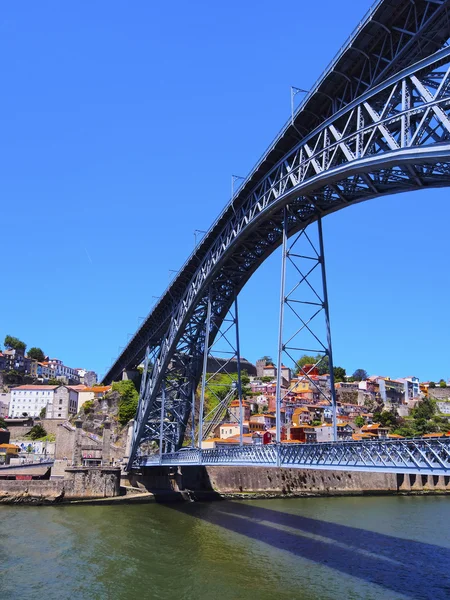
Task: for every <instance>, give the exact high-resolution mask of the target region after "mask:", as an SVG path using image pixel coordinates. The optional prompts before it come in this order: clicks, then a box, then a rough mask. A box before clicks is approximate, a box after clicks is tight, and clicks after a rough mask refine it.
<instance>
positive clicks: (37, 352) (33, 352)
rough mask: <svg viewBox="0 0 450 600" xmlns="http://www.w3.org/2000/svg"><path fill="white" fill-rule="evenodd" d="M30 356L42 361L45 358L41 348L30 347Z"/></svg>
mask: <svg viewBox="0 0 450 600" xmlns="http://www.w3.org/2000/svg"><path fill="white" fill-rule="evenodd" d="M28 358H34V360H37V361H38V362H42V361H43V360H45V354H44V353H43V352H42V350H41V349H40V348H30V349H29V350H28Z"/></svg>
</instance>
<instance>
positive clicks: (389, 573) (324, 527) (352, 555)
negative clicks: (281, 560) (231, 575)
mask: <svg viewBox="0 0 450 600" xmlns="http://www.w3.org/2000/svg"><path fill="white" fill-rule="evenodd" d="M168 507H169V508H170V509H173V510H177V511H179V512H181V513H183V514H185V515H188V516H191V517H195V518H198V519H201V520H203V521H205V522H208V523H211V524H213V525H217V526H219V527H223V528H225V529H228V530H229V531H233V532H235V533H239V534H241V535H245V536H247V537H248V538H251V539H254V540H257V541H258V542H263V543H265V544H269V545H270V546H272V547H274V548H277V549H279V550H284V551H286V552H289V553H291V554H293V555H295V556H298V557H301V558H303V559H307V560H310V561H313V562H315V563H318V564H322V565H325V566H327V567H330V568H332V569H335V570H337V571H339V572H341V573H343V574H347V575H351V576H353V577H357V578H359V579H361V580H364V581H366V582H368V583H374V584H377V585H379V586H382V587H383V588H385V590H386V593H388V590H390V591H393V592H396V593H399V594H404V595H405V596H408V597H410V598H420V599H431V598H433V599H438V600H441V599H442V600H444V599H445V600H448V599H449V598H450V549H449V548H443V547H441V546H436V545H433V544H428V543H423V542H417V541H412V540H407V539H403V538H398V537H394V536H390V535H386V534H382V533H376V532H373V531H367V530H365V529H359V528H356V527H350V526H347V525H339V524H336V523H330V522H327V521H321V520H318V519H312V518H310V517H304V516H301V515H296V514H291V513H284V512H281V511H278V510H272V509H269V508H264V507H260V506H254V505H250V504H246V503H245V502H214V503H212V504H204V503H189V504H171V505H168ZM443 526H446V524H445V525H444V524H443ZM284 528H289V530H286V529H284ZM294 530H295V531H294ZM383 597H388V596H387V595H386V596H385V595H384V594H383Z"/></svg>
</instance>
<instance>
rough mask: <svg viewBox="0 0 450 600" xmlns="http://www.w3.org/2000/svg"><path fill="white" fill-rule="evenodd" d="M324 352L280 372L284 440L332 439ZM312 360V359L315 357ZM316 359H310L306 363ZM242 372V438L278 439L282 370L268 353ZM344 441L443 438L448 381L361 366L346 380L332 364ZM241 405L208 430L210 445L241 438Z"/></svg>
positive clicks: (447, 427)
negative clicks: (371, 372) (375, 371)
mask: <svg viewBox="0 0 450 600" xmlns="http://www.w3.org/2000/svg"><path fill="white" fill-rule="evenodd" d="M316 358H319V357H308V356H305V357H302V358H301V359H300V360H299V361H298V363H297V365H296V373H295V374H294V373H292V371H291V369H290V368H288V367H286V366H283V367H282V370H281V378H280V381H281V388H280V398H281V409H280V415H281V429H280V433H281V442H285V443H290V442H292V443H304V442H309V443H313V442H328V441H332V440H333V427H332V421H333V410H332V402H331V393H330V374H329V373H327V372H323V368H321V364H320V360H318V361H316V360H315V359H316ZM312 359H314V360H312ZM307 360H311V362H309V363H308V362H306V361H307ZM246 368H247V375H245V376H244V377H243V384H245V385H244V390H245V395H244V399H243V436H242V437H243V439H242V441H243V443H244V444H250V443H253V444H254V443H272V442H273V441H274V440H275V436H276V415H275V411H276V389H277V378H278V373H277V367H276V366H275V365H274V364H272V361H271V359H270V357H264V358H263V359H261V360H259V361H257V362H256V366H254V367H253V366H252V365H251V364H250V363H247V364H246ZM334 375H335V377H334V379H335V383H334V386H335V393H336V405H337V406H336V420H337V436H338V440H355V441H357V440H366V439H367V440H369V439H377V438H383V439H395V438H405V437H416V436H421V437H422V436H423V437H442V436H446V435H450V433H448V432H449V431H450V424H449V419H450V386H449V385H448V384H447V383H446V382H445V381H444V380H440V381H439V382H438V383H435V382H432V381H422V382H421V381H419V379H418V378H417V377H414V376H407V377H403V378H399V379H391V378H390V377H387V376H380V375H370V376H369V375H368V374H367V373H366V371H365V370H363V369H357V370H356V371H355V373H354V374H353V375H352V376H350V377H347V376H346V375H345V370H344V369H342V368H341V367H337V368H335V369H334ZM239 416H240V403H239V401H238V400H237V399H236V398H234V399H233V400H232V401H231V403H230V405H229V408H228V410H227V411H226V414H225V418H224V419H222V420H220V422H217V423H214V424H213V426H212V427H209V428H208V430H209V431H212V435H211V436H210V437H209V438H208V439H206V440H204V441H203V447H204V448H217V447H221V446H228V445H229V444H238V443H240V441H241V440H240V425H239V423H240V418H239Z"/></svg>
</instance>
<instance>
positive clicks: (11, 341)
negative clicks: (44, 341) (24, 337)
mask: <svg viewBox="0 0 450 600" xmlns="http://www.w3.org/2000/svg"><path fill="white" fill-rule="evenodd" d="M3 343H4V345H5V348H7V349H8V350H17V352H23V353H25V350H26V348H27V345H26V344H25V342H22V341H21V340H19V338H16V337H14V336H12V335H7V336H5V341H4V342H3Z"/></svg>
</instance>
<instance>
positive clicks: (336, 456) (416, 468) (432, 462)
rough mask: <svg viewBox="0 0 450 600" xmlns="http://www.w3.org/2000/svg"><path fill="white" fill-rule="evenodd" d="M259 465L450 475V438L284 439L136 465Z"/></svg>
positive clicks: (191, 451) (189, 451)
mask: <svg viewBox="0 0 450 600" xmlns="http://www.w3.org/2000/svg"><path fill="white" fill-rule="evenodd" d="M157 465H161V466H182V465H193V466H194V465H216V466H246V467H248V466H255V467H256V466H259V467H286V468H297V469H326V470H328V469H330V470H331V469H339V470H344V471H367V472H383V473H415V474H423V475H427V474H428V475H450V438H429V439H424V438H420V439H404V440H370V441H365V442H354V441H339V442H329V443H315V444H295V443H281V444H278V445H277V444H268V445H265V446H264V445H246V446H242V447H241V446H234V447H230V448H217V449H208V450H200V449H198V448H183V449H181V450H179V451H178V452H173V453H170V454H152V455H147V456H140V457H138V458H137V460H136V461H135V463H134V466H135V467H137V468H139V467H151V466H157Z"/></svg>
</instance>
